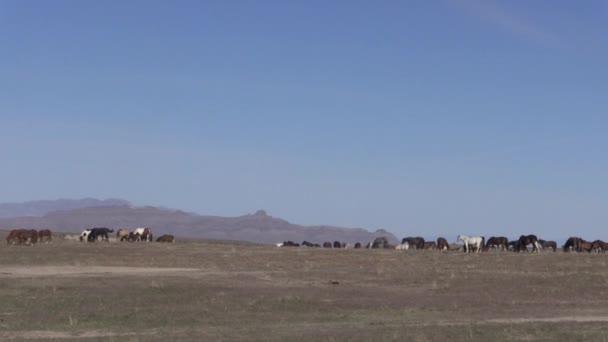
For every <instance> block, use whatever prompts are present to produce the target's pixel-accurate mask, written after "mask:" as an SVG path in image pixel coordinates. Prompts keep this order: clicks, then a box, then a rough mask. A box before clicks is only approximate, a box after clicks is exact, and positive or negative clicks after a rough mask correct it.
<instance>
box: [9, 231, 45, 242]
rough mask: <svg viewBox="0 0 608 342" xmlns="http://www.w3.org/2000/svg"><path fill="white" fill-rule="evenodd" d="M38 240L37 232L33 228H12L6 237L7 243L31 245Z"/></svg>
mask: <svg viewBox="0 0 608 342" xmlns="http://www.w3.org/2000/svg"><path fill="white" fill-rule="evenodd" d="M36 242H38V232H37V231H35V230H34V229H14V230H11V231H10V232H9V233H8V236H7V237H6V243H7V244H15V245H33V244H35V243H36Z"/></svg>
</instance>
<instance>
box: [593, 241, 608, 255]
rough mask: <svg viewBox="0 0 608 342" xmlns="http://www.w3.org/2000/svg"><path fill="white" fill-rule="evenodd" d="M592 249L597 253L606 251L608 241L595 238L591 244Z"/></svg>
mask: <svg viewBox="0 0 608 342" xmlns="http://www.w3.org/2000/svg"><path fill="white" fill-rule="evenodd" d="M591 250H593V251H594V252H596V253H604V252H605V251H606V250H608V243H606V242H604V241H602V240H595V241H593V243H592V244H591Z"/></svg>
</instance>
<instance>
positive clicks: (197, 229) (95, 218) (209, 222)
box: [0, 202, 398, 244]
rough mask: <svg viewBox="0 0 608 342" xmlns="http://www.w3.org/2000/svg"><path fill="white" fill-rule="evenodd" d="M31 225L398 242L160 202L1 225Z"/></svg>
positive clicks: (358, 231)
mask: <svg viewBox="0 0 608 342" xmlns="http://www.w3.org/2000/svg"><path fill="white" fill-rule="evenodd" d="M15 227H27V228H31V229H51V230H56V231H64V232H79V231H80V230H81V229H83V228H85V227H110V228H121V227H130V228H135V227H151V228H152V229H153V231H154V235H156V236H160V235H163V234H171V235H175V236H179V237H194V238H210V239H222V240H240V241H250V242H258V243H276V242H283V241H287V240H291V241H297V242H301V241H304V240H307V241H310V242H314V243H323V242H324V241H336V240H337V241H341V242H346V243H355V242H361V243H363V244H366V243H368V242H370V241H374V239H375V238H377V237H380V236H385V237H386V238H388V240H389V241H390V243H397V242H398V240H397V238H395V236H394V235H393V234H391V233H389V232H387V231H385V230H378V231H376V232H373V233H372V232H369V231H367V230H365V229H362V228H342V227H335V226H302V225H297V224H292V223H289V222H287V221H285V220H283V219H280V218H276V217H272V216H270V215H268V214H267V213H266V211H264V210H258V211H257V212H256V213H255V214H249V215H243V216H238V217H219V216H202V215H197V214H192V213H186V212H183V211H180V210H171V209H165V208H157V207H132V206H130V205H124V202H121V204H120V205H112V206H94V207H88V208H76V209H71V210H61V211H54V212H49V213H47V214H45V215H44V216H41V217H33V216H26V217H13V218H0V229H12V228H15Z"/></svg>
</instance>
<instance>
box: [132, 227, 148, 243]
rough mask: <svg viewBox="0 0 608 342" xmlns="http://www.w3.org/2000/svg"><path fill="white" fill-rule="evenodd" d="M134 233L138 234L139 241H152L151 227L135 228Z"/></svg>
mask: <svg viewBox="0 0 608 342" xmlns="http://www.w3.org/2000/svg"><path fill="white" fill-rule="evenodd" d="M135 234H139V236H140V239H141V241H152V229H150V228H147V227H146V228H135Z"/></svg>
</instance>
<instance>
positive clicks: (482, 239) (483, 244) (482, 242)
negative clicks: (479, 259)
mask: <svg viewBox="0 0 608 342" xmlns="http://www.w3.org/2000/svg"><path fill="white" fill-rule="evenodd" d="M485 246H486V238H485V236H482V237H481V250H482V251H483V249H484V247H485Z"/></svg>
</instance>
